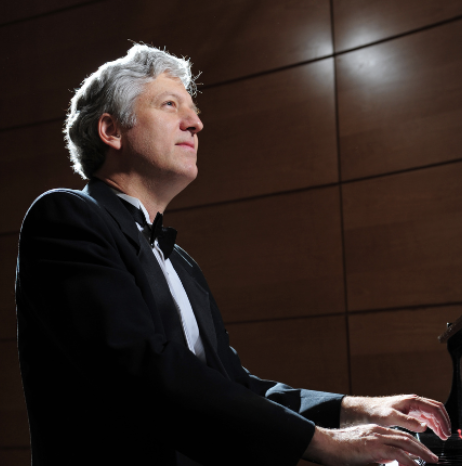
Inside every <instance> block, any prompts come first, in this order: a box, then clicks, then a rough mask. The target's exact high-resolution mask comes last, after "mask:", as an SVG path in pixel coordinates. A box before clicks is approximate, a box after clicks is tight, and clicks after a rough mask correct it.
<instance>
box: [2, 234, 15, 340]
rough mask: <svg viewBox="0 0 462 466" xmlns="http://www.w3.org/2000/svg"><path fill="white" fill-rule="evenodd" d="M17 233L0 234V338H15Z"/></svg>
mask: <svg viewBox="0 0 462 466" xmlns="http://www.w3.org/2000/svg"><path fill="white" fill-rule="evenodd" d="M17 255H18V235H17V234H11V235H2V236H0V257H1V261H0V296H1V299H0V340H2V339H5V338H9V339H11V338H16V312H15V309H16V304H15V300H14V283H15V277H16V257H17Z"/></svg>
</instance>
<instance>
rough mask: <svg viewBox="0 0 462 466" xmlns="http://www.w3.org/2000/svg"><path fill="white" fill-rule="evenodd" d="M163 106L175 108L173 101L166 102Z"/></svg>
mask: <svg viewBox="0 0 462 466" xmlns="http://www.w3.org/2000/svg"><path fill="white" fill-rule="evenodd" d="M164 105H165V106H167V107H172V108H173V107H176V103H175V102H174V101H173V100H167V101H166V102H164Z"/></svg>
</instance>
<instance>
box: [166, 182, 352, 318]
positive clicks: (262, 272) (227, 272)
mask: <svg viewBox="0 0 462 466" xmlns="http://www.w3.org/2000/svg"><path fill="white" fill-rule="evenodd" d="M164 223H165V224H166V225H173V226H175V227H176V228H178V230H179V233H178V242H179V244H180V245H181V246H182V247H184V248H185V249H186V250H187V251H188V252H189V253H190V254H191V255H192V257H194V258H195V259H196V260H197V261H198V263H199V265H200V266H201V267H202V269H203V271H204V273H205V276H206V277H207V279H208V280H209V284H210V286H211V289H212V292H213V294H214V296H215V298H216V299H217V301H218V305H219V306H220V309H221V312H222V314H223V316H224V319H225V321H227V322H236V321H249V320H256V319H274V318H281V317H290V316H306V315H316V314H326V313H334V312H343V311H344V294H343V272H342V246H341V234H340V212H339V193H338V188H336V187H335V188H323V189H316V190H309V191H306V192H299V193H292V194H284V195H278V196H271V197H267V198H261V199H254V200H249V201H244V202H236V203H230V204H224V205H218V206H210V207H203V208H200V209H193V210H187V211H183V212H171V213H168V214H167V215H166V218H165V221H164Z"/></svg>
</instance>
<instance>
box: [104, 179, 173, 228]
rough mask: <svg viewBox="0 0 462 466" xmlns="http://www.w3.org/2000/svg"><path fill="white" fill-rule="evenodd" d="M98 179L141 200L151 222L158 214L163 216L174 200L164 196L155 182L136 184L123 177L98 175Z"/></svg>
mask: <svg viewBox="0 0 462 466" xmlns="http://www.w3.org/2000/svg"><path fill="white" fill-rule="evenodd" d="M96 178H98V179H100V180H101V181H104V182H105V183H106V184H107V185H109V186H111V187H112V188H115V189H117V190H119V191H121V192H123V193H124V194H128V195H129V196H132V197H136V198H137V199H139V200H140V201H141V203H142V204H143V205H144V207H145V208H146V210H147V211H148V214H149V219H150V221H151V222H153V221H154V219H155V218H156V215H157V212H160V213H161V214H163V213H164V212H165V210H166V208H167V206H168V204H169V203H170V201H171V200H172V199H173V196H172V197H168V196H165V194H164V195H162V194H163V193H162V190H160V189H159V186H155V183H153V182H152V183H147V182H138V183H136V182H134V181H133V180H132V179H131V180H130V181H128V180H126V179H125V178H124V177H122V176H101V175H96ZM156 187H157V189H156ZM159 191H160V192H159Z"/></svg>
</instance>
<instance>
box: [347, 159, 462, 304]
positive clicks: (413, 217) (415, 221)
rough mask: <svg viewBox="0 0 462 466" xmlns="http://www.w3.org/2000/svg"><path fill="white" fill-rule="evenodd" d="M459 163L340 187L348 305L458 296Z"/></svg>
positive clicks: (461, 271) (461, 296)
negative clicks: (341, 190) (341, 188)
mask: <svg viewBox="0 0 462 466" xmlns="http://www.w3.org/2000/svg"><path fill="white" fill-rule="evenodd" d="M461 179H462V162H458V163H454V164H449V165H443V166H439V167H433V168H427V169H422V170H417V171H413V172H408V173H403V174H399V175H392V176H387V177H383V178H377V179H371V180H367V181H359V182H355V183H350V184H347V185H345V186H344V187H343V200H344V221H345V255H346V272H347V286H348V306H349V310H364V309H377V308H382V309H383V308H390V307H407V306H415V305H422V304H434V303H443V304H444V303H454V302H460V301H462V287H461V283H462V241H461V237H462V189H460V186H461V183H460V180H461Z"/></svg>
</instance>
